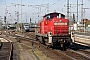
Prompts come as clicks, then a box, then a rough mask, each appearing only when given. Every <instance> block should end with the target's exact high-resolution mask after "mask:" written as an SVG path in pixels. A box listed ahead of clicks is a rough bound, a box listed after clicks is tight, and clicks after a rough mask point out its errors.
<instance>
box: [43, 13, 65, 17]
mask: <svg viewBox="0 0 90 60" xmlns="http://www.w3.org/2000/svg"><path fill="white" fill-rule="evenodd" d="M51 14H62V13H57V12H53V13H48V14H45V15H44V16H43V17H46V16H47V15H51ZM62 15H64V14H62Z"/></svg>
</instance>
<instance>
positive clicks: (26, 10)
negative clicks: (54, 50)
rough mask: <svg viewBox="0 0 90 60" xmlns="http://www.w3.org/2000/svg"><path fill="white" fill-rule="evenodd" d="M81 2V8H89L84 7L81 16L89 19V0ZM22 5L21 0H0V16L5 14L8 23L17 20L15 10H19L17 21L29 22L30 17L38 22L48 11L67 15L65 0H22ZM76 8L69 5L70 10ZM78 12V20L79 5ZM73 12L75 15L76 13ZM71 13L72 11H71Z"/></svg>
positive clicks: (73, 2) (70, 0)
mask: <svg viewBox="0 0 90 60" xmlns="http://www.w3.org/2000/svg"><path fill="white" fill-rule="evenodd" d="M83 2H84V6H83V8H89V9H85V13H83V14H84V15H83V16H84V17H85V18H87V19H90V17H89V16H90V6H89V5H90V0H83ZM69 3H70V4H76V3H77V0H69ZM78 3H79V4H81V3H82V0H78ZM17 4H20V5H19V6H18V5H17ZM22 5H24V6H22V9H21V0H0V16H1V17H0V18H3V17H4V16H7V21H8V23H14V22H15V21H17V14H16V12H19V22H30V18H31V19H32V22H35V21H36V22H38V21H39V20H41V19H42V16H44V15H45V14H47V13H50V12H60V13H63V14H65V15H67V0H22ZM38 5H39V6H38ZM76 8H77V7H76V5H71V8H70V9H71V12H77V9H76ZM21 11H22V12H21ZM5 12H7V14H5ZM78 12H79V13H78V16H79V18H78V20H79V21H81V5H80V6H78ZM74 14H75V16H77V14H76V13H74ZM21 15H22V18H21ZM72 15H73V13H71V16H72ZM2 22H3V19H2Z"/></svg>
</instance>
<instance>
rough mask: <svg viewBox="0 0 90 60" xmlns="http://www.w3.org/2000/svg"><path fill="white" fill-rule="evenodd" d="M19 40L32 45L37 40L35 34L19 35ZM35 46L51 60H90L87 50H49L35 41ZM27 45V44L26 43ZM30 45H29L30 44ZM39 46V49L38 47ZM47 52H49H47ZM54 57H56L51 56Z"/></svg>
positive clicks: (89, 50) (89, 52)
mask: <svg viewBox="0 0 90 60" xmlns="http://www.w3.org/2000/svg"><path fill="white" fill-rule="evenodd" d="M19 39H20V40H21V42H22V41H23V42H22V43H25V42H29V43H30V44H31V43H32V40H35V36H34V33H30V34H28V33H26V34H24V35H21V36H20V35H19ZM34 43H35V44H34V46H35V48H37V49H39V50H40V51H42V52H43V53H44V54H45V55H46V56H47V57H50V58H51V59H54V60H56V59H57V60H60V59H62V60H90V58H89V56H90V49H88V51H87V50H85V49H82V50H80V49H78V50H76V49H75V50H74V49H68V50H67V51H60V49H53V48H48V49H47V47H46V46H44V45H42V44H40V43H38V42H37V41H34ZM25 44H27V43H25ZM28 45H29V44H28ZM38 46H39V47H38ZM46 51H47V52H46ZM50 55H54V57H52V56H50Z"/></svg>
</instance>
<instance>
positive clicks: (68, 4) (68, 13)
mask: <svg viewBox="0 0 90 60" xmlns="http://www.w3.org/2000/svg"><path fill="white" fill-rule="evenodd" d="M67 18H68V19H69V0H67Z"/></svg>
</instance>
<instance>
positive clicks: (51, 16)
mask: <svg viewBox="0 0 90 60" xmlns="http://www.w3.org/2000/svg"><path fill="white" fill-rule="evenodd" d="M53 17H54V16H53V14H51V15H47V16H46V19H47V20H49V19H53Z"/></svg>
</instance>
